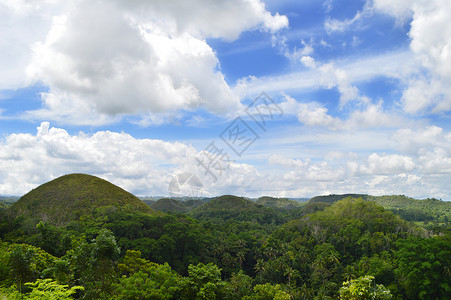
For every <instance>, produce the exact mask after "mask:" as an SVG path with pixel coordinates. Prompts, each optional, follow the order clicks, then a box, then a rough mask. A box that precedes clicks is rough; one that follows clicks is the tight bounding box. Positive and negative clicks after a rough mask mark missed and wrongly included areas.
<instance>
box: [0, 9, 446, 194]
mask: <svg viewBox="0 0 451 300" xmlns="http://www.w3.org/2000/svg"><path fill="white" fill-rule="evenodd" d="M450 6H451V4H450V3H449V2H448V1H444V0H437V1H433V2H431V3H428V2H425V1H420V0H418V1H417V0H413V1H411V0H401V1H396V2H394V1H387V0H365V1H338V0H325V1H263V0H252V1H244V0H232V1H215V2H211V1H207V0H196V1H190V2H186V1H182V0H180V1H178V0H175V1H172V2H171V3H170V4H169V3H168V2H164V1H163V2H162V1H144V0H143V1H134V2H132V3H130V2H128V1H119V0H118V1H106V0H105V1H103V0H102V1H96V2H92V1H87V0H73V1H60V0H52V1H43V2H40V3H35V2H30V1H26V0H23V1H7V0H0V20H1V21H0V32H1V38H0V65H1V66H2V68H1V69H0V195H22V194H24V193H26V192H27V191H29V190H30V189H32V188H34V187H36V186H37V185H39V184H42V183H44V182H46V181H48V180H51V179H53V178H56V177H58V176H61V175H64V174H68V173H76V172H82V173H89V174H92V175H97V176H99V177H102V178H105V179H107V180H110V181H111V182H113V183H115V184H118V185H119V186H121V187H123V188H125V189H127V190H129V191H130V192H132V193H135V194H137V195H168V194H170V192H171V191H169V190H168V187H169V184H170V182H171V181H173V180H174V179H180V178H182V177H179V176H178V175H179V174H183V173H189V174H192V175H194V176H197V177H198V178H199V180H200V182H202V194H203V195H205V196H211V195H219V194H235V195H243V196H248V197H257V196H262V195H270V196H277V197H311V196H315V195H322V194H331V193H335V194H339V193H367V194H372V195H386V194H405V195H408V196H412V197H417V198H427V197H436V198H440V199H445V200H451V188H450V186H449V180H450V179H451V176H450V174H451V133H450V114H449V113H450V110H451V87H450V85H449V82H450V80H451V25H450V24H449V22H448V20H449V17H451V16H449V14H451V13H450V12H451V7H450ZM262 93H263V94H262ZM252 117H253V118H252ZM261 120H265V122H266V123H265V124H264V125H262V123H261ZM257 121H260V123H258V122H257ZM259 124H260V125H259ZM183 188H184V189H185V190H183V191H181V192H180V193H183V194H190V193H192V190H191V189H190V188H191V187H190V186H186V185H185V186H184V187H183ZM172 192H173V191H172Z"/></svg>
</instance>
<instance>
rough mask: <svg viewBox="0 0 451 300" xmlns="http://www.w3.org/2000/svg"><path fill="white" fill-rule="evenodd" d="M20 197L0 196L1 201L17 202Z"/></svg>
mask: <svg viewBox="0 0 451 300" xmlns="http://www.w3.org/2000/svg"><path fill="white" fill-rule="evenodd" d="M19 199H20V197H14V196H0V202H9V203H12V202H16V201H17V200H19Z"/></svg>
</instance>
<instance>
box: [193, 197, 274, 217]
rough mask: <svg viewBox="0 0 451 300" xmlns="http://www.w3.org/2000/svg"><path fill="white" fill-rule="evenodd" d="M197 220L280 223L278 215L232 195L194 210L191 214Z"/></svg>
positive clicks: (219, 198) (218, 198)
mask: <svg viewBox="0 0 451 300" xmlns="http://www.w3.org/2000/svg"><path fill="white" fill-rule="evenodd" d="M189 214H190V215H191V216H192V217H194V218H196V219H204V220H214V219H216V220H223V221H226V220H229V219H234V220H237V221H256V222H258V223H260V224H268V223H280V222H281V220H279V216H278V215H277V213H276V212H275V211H274V210H272V209H270V208H267V207H264V206H262V205H258V204H256V203H255V202H254V201H252V200H249V199H246V198H243V197H237V196H232V195H224V196H220V197H217V198H214V199H213V200H211V201H209V202H207V203H205V204H203V205H200V206H198V207H196V208H194V209H193V210H192V211H191V212H190V213H189Z"/></svg>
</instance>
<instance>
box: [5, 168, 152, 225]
mask: <svg viewBox="0 0 451 300" xmlns="http://www.w3.org/2000/svg"><path fill="white" fill-rule="evenodd" d="M104 206H116V207H125V206H130V207H133V208H134V209H137V210H139V211H142V212H151V211H152V210H151V209H150V208H149V207H148V206H147V205H146V204H144V203H143V202H142V201H141V200H139V199H138V198H137V197H135V196H133V195H132V194H130V193H129V192H127V191H125V190H123V189H122V188H120V187H118V186H116V185H114V184H112V183H110V182H108V181H106V180H103V179H101V178H98V177H95V176H91V175H86V174H70V175H65V176H61V177H59V178H56V179H54V180H52V181H50V182H47V183H45V184H43V185H41V186H39V187H37V188H35V189H33V190H31V191H30V192H28V193H27V194H26V195H24V196H23V197H22V198H20V199H19V200H18V201H17V202H16V203H14V205H13V206H12V207H11V211H12V213H13V214H14V215H16V216H27V217H33V218H39V219H42V220H44V221H48V222H50V223H53V224H62V223H66V222H68V221H71V220H76V219H78V218H79V217H80V216H82V215H86V214H90V213H91V212H92V211H93V210H94V209H96V208H99V207H104Z"/></svg>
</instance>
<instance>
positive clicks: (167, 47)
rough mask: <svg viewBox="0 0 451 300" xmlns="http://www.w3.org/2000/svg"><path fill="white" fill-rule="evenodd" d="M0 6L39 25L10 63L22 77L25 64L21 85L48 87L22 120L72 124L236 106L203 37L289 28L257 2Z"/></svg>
mask: <svg viewBox="0 0 451 300" xmlns="http://www.w3.org/2000/svg"><path fill="white" fill-rule="evenodd" d="M0 5H3V6H4V7H5V8H6V9H7V10H8V13H10V15H11V16H10V17H9V20H10V22H15V21H17V20H18V19H20V18H22V19H27V21H29V22H28V24H30V20H31V21H33V20H34V22H32V23H36V24H37V25H38V26H37V28H40V29H39V33H40V34H39V35H38V36H37V37H35V38H29V39H27V37H28V36H25V37H21V39H23V40H22V41H21V43H22V44H24V43H26V45H22V46H23V47H22V48H21V51H22V52H23V55H22V56H23V58H22V59H21V60H20V61H17V62H15V64H16V65H17V66H12V67H11V68H10V69H12V70H17V71H18V74H20V75H22V74H23V68H24V64H28V67H27V75H28V80H29V82H28V84H30V83H41V84H44V85H45V86H47V87H48V89H49V90H48V92H45V93H43V94H42V99H43V104H44V105H43V108H41V109H39V110H36V111H29V112H28V113H27V117H31V118H37V119H50V120H57V121H59V122H61V123H72V124H91V125H92V124H93V125H98V124H103V123H107V122H111V121H113V120H116V118H117V117H120V116H121V115H126V114H133V115H140V114H144V113H149V112H151V113H160V112H168V111H172V112H176V111H180V110H182V111H183V110H196V109H197V108H205V109H206V110H208V111H210V112H212V113H214V114H219V115H224V114H227V113H231V112H235V111H237V110H238V109H240V107H241V104H240V99H239V98H238V97H237V96H236V95H235V94H234V93H233V92H232V90H231V89H230V87H229V85H228V84H227V82H226V81H225V78H224V75H223V74H222V72H221V71H220V65H219V61H218V59H217V57H216V54H215V53H214V50H213V49H212V48H211V47H210V46H209V45H208V43H207V41H206V39H207V38H221V39H226V40H233V39H236V38H237V37H238V36H239V35H240V33H241V32H243V31H246V30H264V31H268V32H269V33H274V32H276V31H278V30H280V29H282V28H284V27H287V26H288V19H287V18H286V17H285V16H281V15H279V14H275V15H272V14H271V13H270V12H268V11H267V10H266V8H265V5H264V4H263V3H262V2H260V1H259V0H252V1H243V0H234V1H232V2H230V1H213V2H211V1H206V0H198V1H194V2H193V1H190V2H186V1H176V3H174V1H171V2H167V1H94V2H93V1H87V0H74V1H69V2H67V3H64V2H63V1H61V2H60V1H57V0H55V1H48V2H43V3H42V4H41V5H35V6H33V5H29V4H28V3H27V2H16V3H15V2H11V1H6V0H4V1H2V4H0ZM46 6H47V7H52V8H53V10H49V11H47V12H48V13H50V14H51V15H46V17H45V18H44V17H38V16H39V14H40V13H41V11H42V7H46ZM22 10H23V11H25V12H23V11H22ZM35 19H36V20H35ZM49 26H50V27H49ZM46 27H47V31H46V33H45V35H44V37H43V34H42V33H43V32H45V31H44V28H46ZM19 29H20V28H19ZM19 29H18V30H19ZM8 42H10V43H11V44H12V45H13V46H14V45H15V44H17V43H14V41H11V40H9V41H8ZM1 46H2V45H0V49H3V48H4V47H1ZM30 47H31V50H32V55H31V54H30V53H31V52H30ZM0 54H1V52H0ZM5 55H6V54H5ZM25 58H26V59H25ZM2 59H4V56H2V57H0V61H1V60H2ZM29 59H31V62H30V61H29ZM1 75H2V76H3V75H4V74H1ZM12 84H13V83H12V82H11V84H9V85H6V86H5V87H10V86H11V85H12ZM21 84H24V83H23V82H22V83H21ZM5 87H3V88H5Z"/></svg>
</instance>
